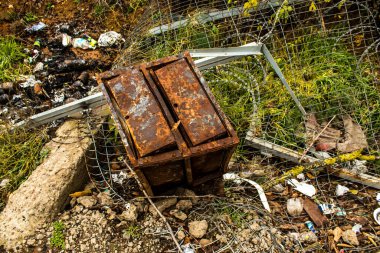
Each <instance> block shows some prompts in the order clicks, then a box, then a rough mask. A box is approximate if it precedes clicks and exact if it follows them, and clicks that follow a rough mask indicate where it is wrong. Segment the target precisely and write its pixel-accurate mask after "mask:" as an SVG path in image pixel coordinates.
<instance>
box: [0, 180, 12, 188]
mask: <svg viewBox="0 0 380 253" xmlns="http://www.w3.org/2000/svg"><path fill="white" fill-rule="evenodd" d="M10 181H11V180H10V179H8V178H5V179H3V180H1V181H0V188H2V187H5V186H6V185H7V184H8V183H9V182H10Z"/></svg>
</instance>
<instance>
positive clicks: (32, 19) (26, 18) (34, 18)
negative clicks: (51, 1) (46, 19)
mask: <svg viewBox="0 0 380 253" xmlns="http://www.w3.org/2000/svg"><path fill="white" fill-rule="evenodd" d="M23 20H24V22H25V23H26V24H29V23H32V22H35V21H37V20H38V16H37V15H35V14H33V13H32V12H28V13H26V14H25V16H24V18H23Z"/></svg>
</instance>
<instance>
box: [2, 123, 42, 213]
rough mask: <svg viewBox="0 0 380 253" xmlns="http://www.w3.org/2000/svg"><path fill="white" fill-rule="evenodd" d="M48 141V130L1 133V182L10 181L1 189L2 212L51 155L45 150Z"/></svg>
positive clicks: (7, 131) (21, 130)
mask: <svg viewBox="0 0 380 253" xmlns="http://www.w3.org/2000/svg"><path fill="white" fill-rule="evenodd" d="M47 140H48V135H47V133H46V130H44V129H42V130H41V129H39V130H38V131H36V130H35V131H27V130H25V129H22V128H17V129H14V130H3V131H2V132H0V182H2V181H3V180H5V181H8V183H7V184H5V186H3V187H1V188H0V210H2V209H3V208H4V206H5V203H6V200H7V198H8V195H9V194H10V193H11V192H13V191H14V190H16V189H17V188H18V187H19V185H20V184H21V183H22V182H23V181H24V180H26V179H27V178H28V176H29V175H30V174H31V173H32V171H33V170H34V169H35V168H36V167H37V166H38V165H39V164H40V163H41V162H42V160H43V159H44V158H45V157H46V156H47V154H48V153H49V151H48V150H45V149H43V147H44V144H45V143H46V141H47Z"/></svg>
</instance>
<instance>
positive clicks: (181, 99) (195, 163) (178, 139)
mask: <svg viewBox="0 0 380 253" xmlns="http://www.w3.org/2000/svg"><path fill="white" fill-rule="evenodd" d="M98 83H99V84H100V86H101V88H102V91H103V93H104V95H105V97H106V99H107V102H108V104H109V106H110V109H111V112H112V117H113V118H114V120H115V122H116V125H117V127H118V128H119V132H120V135H121V137H122V140H123V142H124V146H125V148H126V151H127V155H128V159H129V161H130V163H131V165H132V167H133V169H134V170H135V172H136V174H137V176H138V177H139V179H140V181H141V183H142V184H143V186H144V188H145V190H146V191H147V193H148V194H150V195H154V194H160V193H162V192H164V191H166V190H168V189H170V188H174V187H176V186H179V185H181V186H187V187H191V188H194V187H196V186H199V185H201V184H204V183H207V182H208V181H210V180H215V179H221V177H222V175H223V173H224V172H225V170H226V169H227V165H228V162H229V160H230V158H231V156H232V153H233V151H234V149H235V148H236V146H237V144H238V142H239V139H238V137H237V135H236V133H235V131H234V130H233V128H232V126H231V124H230V123H229V122H228V120H227V117H226V116H225V114H224V113H223V112H222V110H221V109H220V107H219V105H218V104H217V102H216V100H215V98H214V96H213V95H212V93H211V91H210V89H209V87H208V86H207V84H206V81H205V79H204V78H203V76H202V74H201V73H200V71H199V70H198V68H197V67H196V66H195V65H194V62H193V60H192V59H191V57H190V54H189V53H188V52H185V53H184V54H181V55H179V56H170V57H166V58H163V59H159V60H156V61H153V62H150V63H143V64H140V65H137V66H132V67H127V68H123V69H118V70H114V71H107V72H104V73H102V74H101V75H99V76H98Z"/></svg>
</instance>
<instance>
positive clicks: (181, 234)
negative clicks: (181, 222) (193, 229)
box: [177, 230, 186, 240]
mask: <svg viewBox="0 0 380 253" xmlns="http://www.w3.org/2000/svg"><path fill="white" fill-rule="evenodd" d="M185 237H186V235H185V232H183V231H182V230H180V231H178V233H177V238H178V240H183V239H184V238H185Z"/></svg>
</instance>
